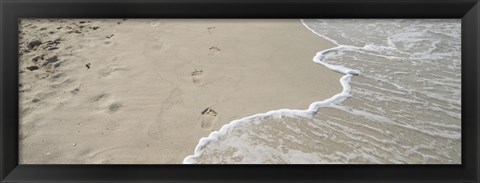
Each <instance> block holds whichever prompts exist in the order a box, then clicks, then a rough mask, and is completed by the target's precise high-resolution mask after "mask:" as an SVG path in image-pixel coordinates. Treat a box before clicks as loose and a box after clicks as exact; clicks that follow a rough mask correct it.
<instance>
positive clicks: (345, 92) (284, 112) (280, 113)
mask: <svg viewBox="0 0 480 183" xmlns="http://www.w3.org/2000/svg"><path fill="white" fill-rule="evenodd" d="M300 21H301V23H302V25H303V26H304V27H305V28H306V29H308V30H309V31H311V32H312V33H313V34H315V35H318V36H319V37H321V38H323V39H325V40H328V41H330V42H331V43H333V44H335V45H337V46H335V47H332V48H328V49H324V50H321V51H318V52H317V53H316V54H315V55H314V56H313V59H312V60H313V62H314V63H316V64H319V65H323V66H324V67H326V68H329V69H330V70H332V71H335V72H338V73H342V74H344V75H343V76H342V77H341V78H340V79H339V82H340V85H341V86H342V91H341V92H340V93H338V94H335V95H333V96H332V97H330V98H327V99H325V100H321V101H315V102H313V103H311V104H310V105H309V107H308V108H307V109H305V110H300V109H278V110H271V111H268V112H266V113H258V114H255V115H252V116H247V117H244V118H241V119H237V120H234V121H232V122H230V123H228V124H226V125H224V126H222V127H221V128H220V130H218V131H214V132H212V133H210V134H209V135H208V137H203V138H201V139H200V140H199V143H198V145H197V146H196V147H195V152H194V153H193V154H192V155H189V156H187V157H185V159H184V160H183V164H195V163H198V162H197V160H196V159H198V158H199V157H200V156H201V155H202V153H203V149H204V148H205V147H206V146H207V145H209V144H210V143H214V142H215V141H217V140H219V138H220V137H221V136H224V135H226V133H228V131H230V130H233V128H236V127H239V126H242V125H244V124H247V123H252V122H256V121H262V120H265V119H268V118H272V119H277V118H281V117H290V118H296V117H304V118H310V119H312V120H313V117H314V116H315V114H316V113H317V111H318V110H319V109H320V108H323V107H329V106H332V104H338V103H341V102H342V101H344V100H345V99H347V98H348V97H350V88H351V86H350V84H349V82H350V80H351V78H352V77H353V76H356V75H359V74H360V71H358V70H355V69H350V68H346V67H343V66H337V65H331V64H328V63H325V62H324V61H323V59H324V57H325V55H326V54H327V53H328V52H330V51H331V50H336V49H338V48H341V47H342V45H339V44H338V43H337V42H336V41H334V40H332V39H330V38H328V37H325V36H323V35H320V34H318V33H316V32H315V31H314V30H312V29H310V28H309V27H308V26H307V25H306V24H305V23H304V21H303V19H301V20H300Z"/></svg>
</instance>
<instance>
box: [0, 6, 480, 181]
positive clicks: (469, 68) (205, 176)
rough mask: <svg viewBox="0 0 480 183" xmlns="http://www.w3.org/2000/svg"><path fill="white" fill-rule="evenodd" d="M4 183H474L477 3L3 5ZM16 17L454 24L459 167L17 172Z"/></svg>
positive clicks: (0, 153) (0, 169)
mask: <svg viewBox="0 0 480 183" xmlns="http://www.w3.org/2000/svg"><path fill="white" fill-rule="evenodd" d="M0 12H1V13H0V16H1V17H0V19H1V21H0V27H1V35H0V36H1V37H0V43H1V45H0V56H1V61H0V69H1V71H0V72H1V75H0V89H1V91H0V101H1V102H0V111H1V112H0V148H1V149H0V181H1V182H219V181H220V182H226V181H229V182H322V181H328V182H479V180H480V178H479V175H480V174H479V171H480V169H479V164H480V158H479V150H480V149H479V147H480V146H479V135H480V128H479V112H480V111H479V110H478V104H479V99H480V98H479V94H480V91H479V89H480V88H479V76H480V75H479V72H480V68H479V61H480V60H479V57H480V24H479V23H480V3H479V1H478V0H335V1H334V0H298V1H294V0H237V1H234V0H198V1H195V0H176V1H175V0H156V1H153V0H139V1H135V0H116V1H106V0H96V1H95V0H81V1H80V0H62V1H59V0H37V1H33V0H15V1H14V0H0ZM19 18H459V19H462V164H461V165H19V164H18V114H19V113H18V19H19Z"/></svg>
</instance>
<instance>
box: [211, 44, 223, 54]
mask: <svg viewBox="0 0 480 183" xmlns="http://www.w3.org/2000/svg"><path fill="white" fill-rule="evenodd" d="M208 50H209V51H208V55H209V56H215V55H217V54H218V53H219V52H220V51H222V50H221V49H220V48H218V47H216V46H212V47H210V48H209V49H208Z"/></svg>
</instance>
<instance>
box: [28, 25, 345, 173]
mask: <svg viewBox="0 0 480 183" xmlns="http://www.w3.org/2000/svg"><path fill="white" fill-rule="evenodd" d="M19 41H20V45H19V46H20V60H19V80H20V83H19V92H20V99H19V104H20V127H19V128H20V132H19V135H20V137H19V139H20V142H19V143H20V144H19V147H20V149H19V152H20V154H19V156H20V163H22V164H38V163H40V164H42V163H46V164H50V163H53V164H57V163H59V164H65V163H68V164H77V163H78V164H85V163H88V164H90V163H115V164H119V163H138V164H147V163H154V164H165V163H167V164H168V163H182V160H183V159H184V158H185V156H187V155H190V154H192V153H193V151H194V148H195V146H196V144H197V143H198V140H199V139H200V138H201V137H205V136H208V135H209V133H211V132H212V131H214V130H218V129H219V128H220V127H222V126H223V125H225V124H227V123H229V122H230V121H232V120H235V119H239V118H242V117H246V116H250V115H253V114H257V113H262V112H267V111H270V110H275V109H282V108H289V109H306V108H308V106H309V104H310V103H312V102H314V101H321V100H324V99H327V98H330V97H331V96H333V95H335V94H337V93H340V92H341V90H342V88H341V85H340V82H339V79H340V77H341V76H342V75H341V74H339V73H335V72H333V71H331V70H329V69H327V68H325V67H323V66H321V65H318V64H315V63H314V62H313V61H312V57H313V56H314V55H315V53H316V52H318V51H321V50H323V49H326V48H330V47H333V46H334V45H333V44H332V43H330V42H328V41H326V40H324V39H322V38H320V37H318V36H316V35H314V34H313V33H312V32H310V31H309V30H308V29H306V28H305V27H303V26H302V24H301V22H300V20H146V19H142V20H140V19H128V20H126V19H123V20H121V19H115V20H113V19H110V20H101V19H91V20H79V19H71V20H66V19H58V20H47V19H38V20H37V19H24V20H22V21H21V22H20V40H19Z"/></svg>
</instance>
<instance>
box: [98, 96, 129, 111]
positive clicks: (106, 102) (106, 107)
mask: <svg viewBox="0 0 480 183" xmlns="http://www.w3.org/2000/svg"><path fill="white" fill-rule="evenodd" d="M91 101H92V102H93V103H94V104H95V109H96V110H100V111H105V112H108V113H114V112H117V111H119V110H120V108H122V107H123V105H122V104H121V103H120V102H117V101H115V100H114V99H113V97H112V96H111V95H110V94H106V93H103V94H99V95H96V96H94V97H92V99H91Z"/></svg>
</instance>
